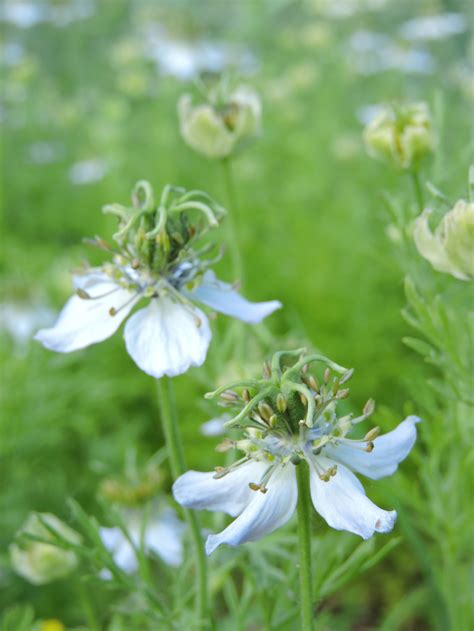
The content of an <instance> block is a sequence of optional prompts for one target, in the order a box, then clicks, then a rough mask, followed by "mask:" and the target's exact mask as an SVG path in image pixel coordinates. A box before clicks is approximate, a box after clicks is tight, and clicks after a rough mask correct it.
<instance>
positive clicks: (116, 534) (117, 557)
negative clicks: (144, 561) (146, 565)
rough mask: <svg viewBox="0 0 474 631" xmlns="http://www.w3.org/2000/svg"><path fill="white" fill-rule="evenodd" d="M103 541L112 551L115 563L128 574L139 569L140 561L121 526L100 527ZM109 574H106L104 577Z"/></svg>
mask: <svg viewBox="0 0 474 631" xmlns="http://www.w3.org/2000/svg"><path fill="white" fill-rule="evenodd" d="M99 533H100V538H101V539H102V543H103V544H104V546H105V547H106V548H107V550H108V551H109V552H110V553H111V555H112V556H113V558H114V561H115V564H116V565H117V566H118V567H119V568H120V569H121V570H123V571H124V572H126V573H127V574H133V573H134V572H136V571H137V569H138V561H137V558H136V556H135V551H134V549H133V546H132V545H131V543H130V542H129V541H128V540H127V538H126V537H125V535H124V534H123V532H122V531H121V530H120V528H100V530H99ZM106 576H107V575H106V574H105V575H104V577H106Z"/></svg>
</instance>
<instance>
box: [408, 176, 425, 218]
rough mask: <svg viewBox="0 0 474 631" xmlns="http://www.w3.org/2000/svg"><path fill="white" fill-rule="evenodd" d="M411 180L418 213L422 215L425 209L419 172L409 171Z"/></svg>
mask: <svg viewBox="0 0 474 631" xmlns="http://www.w3.org/2000/svg"><path fill="white" fill-rule="evenodd" d="M411 179H412V181H413V188H414V189H415V197H416V203H417V206H418V211H419V212H420V213H422V212H423V210H424V208H425V204H424V200H423V188H422V186H421V180H420V173H419V171H411Z"/></svg>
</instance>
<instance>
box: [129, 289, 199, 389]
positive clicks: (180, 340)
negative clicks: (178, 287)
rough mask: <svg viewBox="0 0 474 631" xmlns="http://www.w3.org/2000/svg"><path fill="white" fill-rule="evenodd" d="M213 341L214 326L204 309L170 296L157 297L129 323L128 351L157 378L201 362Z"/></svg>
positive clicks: (175, 373) (179, 372) (146, 370)
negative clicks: (192, 307)
mask: <svg viewBox="0 0 474 631" xmlns="http://www.w3.org/2000/svg"><path fill="white" fill-rule="evenodd" d="M210 341H211V330H210V328H209V322H208V320H207V318H206V316H205V315H204V313H202V311H200V310H199V309H194V311H191V310H190V309H188V308H186V307H184V306H183V305H181V304H178V303H176V302H173V301H172V300H170V299H169V298H159V299H156V298H153V299H152V300H151V302H150V304H149V305H148V307H146V308H145V309H141V310H140V311H137V313H134V314H133V316H132V317H131V318H130V319H129V320H128V321H127V324H126V325H125V344H126V346H127V351H128V352H129V354H130V356H131V357H132V359H133V361H134V362H135V363H136V364H137V366H138V367H139V368H141V369H142V370H143V371H144V372H146V373H148V374H149V375H151V376H152V377H156V378H157V379H159V378H160V377H162V376H163V375H168V377H174V376H176V375H180V374H181V373H183V372H186V370H188V368H189V367H190V366H200V365H201V364H202V363H203V362H204V360H205V359H206V353H207V348H208V346H209V342H210Z"/></svg>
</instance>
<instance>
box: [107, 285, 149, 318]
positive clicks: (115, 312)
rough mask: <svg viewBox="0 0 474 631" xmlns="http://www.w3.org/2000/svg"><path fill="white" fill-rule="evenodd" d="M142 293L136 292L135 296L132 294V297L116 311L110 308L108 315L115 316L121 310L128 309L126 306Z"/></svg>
mask: <svg viewBox="0 0 474 631" xmlns="http://www.w3.org/2000/svg"><path fill="white" fill-rule="evenodd" d="M141 293H142V290H140V291H137V292H136V293H135V294H133V296H131V297H130V298H129V299H128V300H126V301H125V302H124V303H123V305H120V307H119V308H118V309H116V308H115V307H110V309H109V315H111V316H116V315H117V313H120V311H122V310H123V309H125V307H128V305H129V304H130V303H131V302H133V301H134V300H135V299H136V298H137V297H138V296H139V295H140V294H141Z"/></svg>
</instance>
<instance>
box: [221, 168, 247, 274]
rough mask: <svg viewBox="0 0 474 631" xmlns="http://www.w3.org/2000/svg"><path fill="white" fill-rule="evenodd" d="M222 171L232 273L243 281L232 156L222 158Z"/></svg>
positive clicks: (227, 238)
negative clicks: (236, 221)
mask: <svg viewBox="0 0 474 631" xmlns="http://www.w3.org/2000/svg"><path fill="white" fill-rule="evenodd" d="M222 171H223V174H224V185H225V189H226V195H227V211H228V212H227V215H226V217H225V219H224V225H225V227H226V233H227V234H226V240H227V245H228V247H229V252H230V258H231V262H232V274H233V276H234V279H235V280H240V281H243V266H242V257H241V256H240V249H239V240H238V233H237V230H236V227H235V220H234V219H235V215H237V212H238V211H237V203H236V195H235V188H234V180H233V176H232V164H231V159H230V158H224V159H223V160H222Z"/></svg>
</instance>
